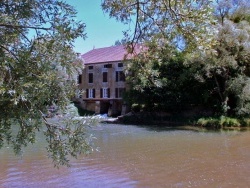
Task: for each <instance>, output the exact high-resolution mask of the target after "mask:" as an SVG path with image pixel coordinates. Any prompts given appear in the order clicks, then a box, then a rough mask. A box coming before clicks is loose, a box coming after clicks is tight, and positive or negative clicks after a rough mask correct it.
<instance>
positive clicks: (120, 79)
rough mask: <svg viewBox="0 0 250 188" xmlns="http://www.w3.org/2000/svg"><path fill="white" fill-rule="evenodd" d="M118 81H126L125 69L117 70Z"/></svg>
mask: <svg viewBox="0 0 250 188" xmlns="http://www.w3.org/2000/svg"><path fill="white" fill-rule="evenodd" d="M115 80H116V82H124V81H125V74H124V72H123V71H116V79H115Z"/></svg>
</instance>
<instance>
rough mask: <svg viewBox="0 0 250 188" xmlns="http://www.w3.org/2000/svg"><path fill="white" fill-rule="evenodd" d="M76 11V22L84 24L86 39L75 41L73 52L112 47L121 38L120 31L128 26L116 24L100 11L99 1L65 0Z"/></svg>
mask: <svg viewBox="0 0 250 188" xmlns="http://www.w3.org/2000/svg"><path fill="white" fill-rule="evenodd" d="M67 3H68V4H70V5H72V6H74V7H75V8H76V10H77V11H78V15H77V20H79V21H80V20H81V21H83V22H84V23H85V24H86V33H87V38H86V39H85V40H83V39H77V40H76V42H75V48H74V50H75V51H76V52H79V53H86V52H87V51H89V50H92V49H93V48H102V47H107V46H112V45H114V43H115V41H116V40H120V39H122V38H123V33H122V31H124V30H126V29H128V25H124V24H122V23H120V22H117V21H116V20H115V19H114V18H109V15H108V14H106V13H104V12H103V11H102V9H101V0H67Z"/></svg>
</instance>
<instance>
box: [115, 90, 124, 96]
mask: <svg viewBox="0 0 250 188" xmlns="http://www.w3.org/2000/svg"><path fill="white" fill-rule="evenodd" d="M124 92H125V88H115V98H122V96H123V94H124Z"/></svg>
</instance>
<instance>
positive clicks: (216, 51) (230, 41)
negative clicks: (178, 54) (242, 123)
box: [189, 1, 250, 116]
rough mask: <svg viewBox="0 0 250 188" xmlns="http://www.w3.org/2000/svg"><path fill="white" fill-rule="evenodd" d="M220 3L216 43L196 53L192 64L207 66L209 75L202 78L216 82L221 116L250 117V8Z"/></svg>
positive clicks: (218, 6)
mask: <svg viewBox="0 0 250 188" xmlns="http://www.w3.org/2000/svg"><path fill="white" fill-rule="evenodd" d="M217 2H219V3H218V5H217V10H218V12H217V13H218V14H217V19H218V22H217V24H216V25H215V26H214V30H215V31H217V32H216V33H217V34H216V35H214V39H215V41H217V43H216V44H215V45H214V46H213V47H212V48H211V49H209V50H206V51H201V50H197V51H196V52H195V51H194V52H193V53H192V54H190V56H192V58H191V62H189V63H191V64H194V63H196V64H202V65H204V66H203V67H204V68H203V70H204V72H206V74H205V75H203V76H202V75H200V77H203V78H204V77H207V78H211V79H213V80H214V83H215V84H214V85H215V87H214V89H213V90H214V94H215V95H217V98H218V99H219V103H218V104H217V105H218V106H220V114H223V115H231V116H232V115H240V116H245V115H248V114H250V108H249V107H250V104H249V89H248V88H249V76H250V74H249V62H250V58H249V57H250V49H249V46H250V30H249V28H250V22H248V21H247V19H246V18H247V17H248V16H249V15H250V12H249V7H250V4H249V2H244V1H235V3H236V4H234V3H233V2H230V1H228V2H227V3H226V4H225V3H224V1H217ZM228 3H229V4H228ZM247 7H248V8H247ZM223 11H224V13H223ZM222 13H223V14H222ZM236 18H237V21H236V20H235V19H236Z"/></svg>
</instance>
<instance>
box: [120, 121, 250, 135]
mask: <svg viewBox="0 0 250 188" xmlns="http://www.w3.org/2000/svg"><path fill="white" fill-rule="evenodd" d="M122 125H123V124H121V126H122ZM125 125H126V126H136V127H139V128H145V129H146V130H148V131H153V132H166V131H168V132H170V131H171V132H172V131H192V132H202V133H227V132H228V133H233V132H246V131H250V128H247V127H225V128H213V127H201V126H192V125H175V124H171V123H169V124H167V125H157V124H152V125H149V124H146V125H145V124H144V125H143V124H132V125H128V124H125Z"/></svg>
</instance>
